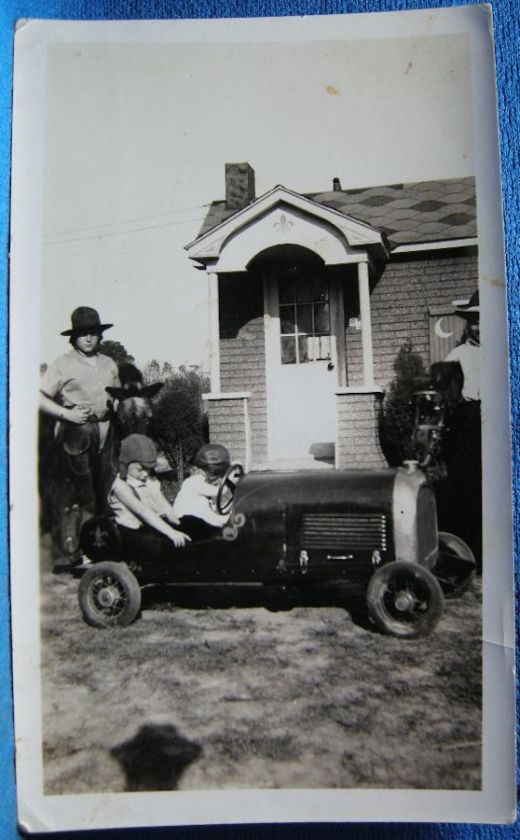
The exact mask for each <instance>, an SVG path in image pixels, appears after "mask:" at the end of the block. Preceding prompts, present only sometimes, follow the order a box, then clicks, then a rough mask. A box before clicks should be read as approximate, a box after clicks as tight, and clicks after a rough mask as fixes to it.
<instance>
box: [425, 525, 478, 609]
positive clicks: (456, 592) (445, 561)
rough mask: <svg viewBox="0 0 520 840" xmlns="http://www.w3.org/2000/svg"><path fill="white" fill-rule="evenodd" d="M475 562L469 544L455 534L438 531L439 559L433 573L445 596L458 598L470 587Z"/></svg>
mask: <svg viewBox="0 0 520 840" xmlns="http://www.w3.org/2000/svg"><path fill="white" fill-rule="evenodd" d="M476 568H477V564H476V562H475V557H474V555H473V552H472V550H471V548H470V547H469V545H467V543H465V542H464V540H461V538H460V537H457V536H456V535H455V534H448V533H447V532H446V531H439V559H438V560H437V563H436V564H435V567H434V569H433V574H434V575H435V577H436V578H437V580H438V581H439V583H440V585H441V589H442V591H443V593H444V597H445V598H460V596H461V595H463V594H464V593H465V592H467V591H468V589H469V588H470V586H471V584H472V582H473V578H474V577H475V571H476Z"/></svg>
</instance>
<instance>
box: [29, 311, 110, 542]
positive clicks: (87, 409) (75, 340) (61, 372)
mask: <svg viewBox="0 0 520 840" xmlns="http://www.w3.org/2000/svg"><path fill="white" fill-rule="evenodd" d="M112 326H113V325H112V324H103V323H101V319H100V317H99V314H98V312H97V311H96V310H95V309H92V308H91V307H89V306H79V307H78V308H77V309H75V310H74V312H73V313H72V315H71V327H70V329H67V330H64V331H63V332H62V333H61V334H62V335H64V336H67V337H68V338H69V341H70V344H71V345H72V348H71V349H70V350H69V352H68V353H64V354H63V355H62V356H59V357H58V358H57V359H56V360H55V361H54V362H53V363H52V364H51V365H50V366H49V367H48V369H47V370H46V371H45V373H44V374H43V377H42V380H41V385H40V409H41V410H42V412H44V413H45V414H47V415H49V416H50V417H53V418H55V419H56V420H57V421H58V422H57V424H56V429H55V443H56V447H55V453H54V454H55V458H54V461H55V464H54V470H53V472H54V476H53V477H52V478H53V479H54V490H53V497H54V498H53V507H54V509H55V513H54V519H55V522H54V527H55V529H56V530H57V531H58V534H59V532H60V531H61V530H62V523H63V521H64V517H65V512H66V511H70V510H71V509H72V508H77V510H78V511H79V524H81V521H82V520H84V519H85V518H87V517H88V516H91V515H92V514H93V513H96V512H101V511H102V507H103V502H104V499H105V497H106V483H107V473H108V471H109V468H110V463H111V460H112V454H113V442H112V436H111V433H110V431H111V430H110V420H109V416H108V412H107V393H106V391H105V388H106V387H114V386H118V385H119V376H118V370H117V365H116V364H115V362H114V361H113V359H111V358H109V356H105V355H103V354H101V353H99V352H98V351H99V345H100V343H101V339H102V335H103V332H104V331H105V330H107V329H109V328H110V327H112ZM51 483H52V480H51ZM74 543H76V545H75V544H74ZM76 548H77V540H72V541H71V542H70V543H69V546H68V553H70V554H73V553H74V551H75V550H76Z"/></svg>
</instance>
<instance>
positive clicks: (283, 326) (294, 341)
mask: <svg viewBox="0 0 520 840" xmlns="http://www.w3.org/2000/svg"><path fill="white" fill-rule="evenodd" d="M279 302H280V336H281V339H280V340H281V360H282V364H284V365H295V364H296V365H298V364H305V363H306V362H316V361H321V360H327V359H330V358H331V338H330V334H331V330H330V302H329V284H328V283H327V281H326V280H324V279H323V278H320V277H299V278H294V279H292V278H287V279H286V280H283V281H280V287H279Z"/></svg>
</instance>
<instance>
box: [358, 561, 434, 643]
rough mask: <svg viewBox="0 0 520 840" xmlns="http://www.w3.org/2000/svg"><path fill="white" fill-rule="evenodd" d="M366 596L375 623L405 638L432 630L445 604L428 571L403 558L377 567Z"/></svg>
mask: <svg viewBox="0 0 520 840" xmlns="http://www.w3.org/2000/svg"><path fill="white" fill-rule="evenodd" d="M366 597H367V606H368V612H369V615H370V617H371V619H372V620H373V621H374V623H375V624H376V625H377V627H379V629H380V630H383V632H385V633H388V634H389V635H391V636H400V637H402V638H406V639H416V638H418V637H420V636H427V635H428V634H429V633H431V631H432V630H433V628H434V627H435V625H436V624H437V622H438V621H439V619H440V617H441V615H442V610H443V605H444V599H443V595H442V590H441V587H440V585H439V583H438V582H437V580H436V579H435V577H434V576H433V575H432V574H431V572H429V571H428V569H425V568H423V567H422V566H418V565H417V564H416V563H406V562H402V561H395V562H393V563H388V565H386V566H382V567H381V568H380V569H378V570H377V572H376V573H375V574H374V575H373V576H372V577H371V578H370V581H369V584H368V588H367V596H366Z"/></svg>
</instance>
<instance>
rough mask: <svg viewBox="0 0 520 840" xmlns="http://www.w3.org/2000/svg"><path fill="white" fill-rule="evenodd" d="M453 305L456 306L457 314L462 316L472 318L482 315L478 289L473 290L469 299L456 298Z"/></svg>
mask: <svg viewBox="0 0 520 840" xmlns="http://www.w3.org/2000/svg"><path fill="white" fill-rule="evenodd" d="M452 306H454V307H455V315H459V316H460V317H461V318H471V317H472V316H476V315H480V302H479V294H478V289H477V291H476V292H473V294H472V295H471V297H470V299H469V300H468V301H465V302H463V301H460V300H454V301H453V302H452Z"/></svg>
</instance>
